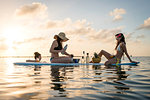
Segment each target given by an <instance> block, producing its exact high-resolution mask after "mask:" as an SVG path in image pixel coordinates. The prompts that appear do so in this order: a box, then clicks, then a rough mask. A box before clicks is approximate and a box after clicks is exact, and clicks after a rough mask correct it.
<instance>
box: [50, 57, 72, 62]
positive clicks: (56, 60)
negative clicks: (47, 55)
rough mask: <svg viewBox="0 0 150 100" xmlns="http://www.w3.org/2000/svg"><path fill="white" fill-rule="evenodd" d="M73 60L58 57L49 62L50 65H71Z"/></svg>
mask: <svg viewBox="0 0 150 100" xmlns="http://www.w3.org/2000/svg"><path fill="white" fill-rule="evenodd" d="M72 62H73V60H72V58H71V57H59V58H53V59H52V60H51V63H72Z"/></svg>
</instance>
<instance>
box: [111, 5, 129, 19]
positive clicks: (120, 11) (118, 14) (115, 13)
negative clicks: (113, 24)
mask: <svg viewBox="0 0 150 100" xmlns="http://www.w3.org/2000/svg"><path fill="white" fill-rule="evenodd" d="M109 14H110V16H113V17H114V18H113V21H119V20H122V19H123V17H122V15H123V14H126V10H125V9H123V8H120V9H119V8H115V9H114V10H113V11H111V12H110V13H109Z"/></svg>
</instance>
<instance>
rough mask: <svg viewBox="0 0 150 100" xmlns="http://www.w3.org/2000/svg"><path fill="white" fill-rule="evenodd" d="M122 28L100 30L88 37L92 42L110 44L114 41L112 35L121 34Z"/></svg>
mask: <svg viewBox="0 0 150 100" xmlns="http://www.w3.org/2000/svg"><path fill="white" fill-rule="evenodd" d="M122 29H123V27H117V28H114V29H101V30H99V31H98V32H95V33H93V34H90V35H89V36H88V37H89V38H90V39H91V40H94V41H100V42H105V43H110V42H112V41H114V35H115V34H116V33H119V32H121V31H122Z"/></svg>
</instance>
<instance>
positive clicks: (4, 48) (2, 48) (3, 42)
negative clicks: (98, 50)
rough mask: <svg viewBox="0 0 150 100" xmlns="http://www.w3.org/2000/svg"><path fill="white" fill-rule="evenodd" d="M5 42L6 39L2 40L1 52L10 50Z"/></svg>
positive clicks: (0, 40)
mask: <svg viewBox="0 0 150 100" xmlns="http://www.w3.org/2000/svg"><path fill="white" fill-rule="evenodd" d="M5 40H6V39H5V38H0V51H2V50H7V49H8V46H7V45H6V44H5Z"/></svg>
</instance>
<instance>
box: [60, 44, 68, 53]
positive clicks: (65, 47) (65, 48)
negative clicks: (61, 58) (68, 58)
mask: <svg viewBox="0 0 150 100" xmlns="http://www.w3.org/2000/svg"><path fill="white" fill-rule="evenodd" d="M67 46H68V45H67V44H66V45H65V46H64V51H63V52H61V54H63V55H64V53H65V51H66V50H67Z"/></svg>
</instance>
